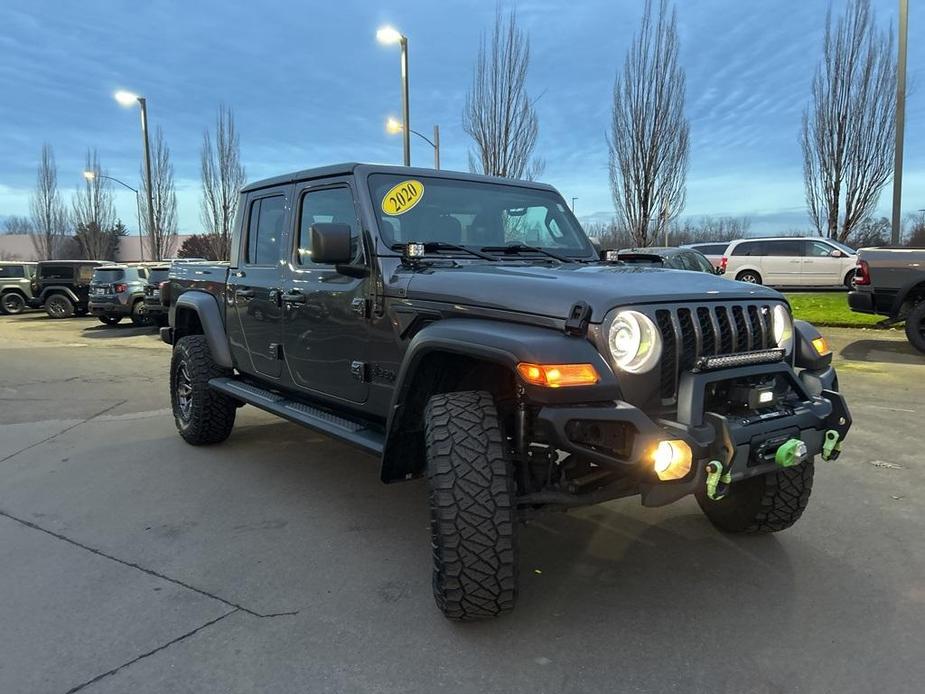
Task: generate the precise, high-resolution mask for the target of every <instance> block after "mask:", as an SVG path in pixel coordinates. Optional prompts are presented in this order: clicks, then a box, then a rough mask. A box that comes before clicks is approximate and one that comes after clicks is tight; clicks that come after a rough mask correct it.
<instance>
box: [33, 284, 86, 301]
mask: <svg viewBox="0 0 925 694" xmlns="http://www.w3.org/2000/svg"><path fill="white" fill-rule="evenodd" d="M52 294H64V296H66V297H67V298H68V299H70V300H71V301H72V302H73V303H75V304H78V303H80V299H79V298H77V295H76V294H75V293H74V292H73V290H72V289H71V288H70V287H65V286H58V285H52V286H50V287H45V288H44V289H42V293H41V294H40V295H39V298H40V299H41V300H42V303H43V304H44V303H45V301H46V300H47V299H48V297H49V296H51V295H52Z"/></svg>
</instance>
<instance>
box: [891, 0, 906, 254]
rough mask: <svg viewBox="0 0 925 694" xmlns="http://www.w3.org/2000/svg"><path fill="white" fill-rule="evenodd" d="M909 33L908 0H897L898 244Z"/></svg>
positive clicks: (895, 152) (894, 237)
mask: <svg viewBox="0 0 925 694" xmlns="http://www.w3.org/2000/svg"><path fill="white" fill-rule="evenodd" d="M908 35H909V0H899V59H898V60H897V62H896V142H895V144H894V150H893V233H892V239H891V241H892V243H893V245H894V246H898V245H899V241H900V239H899V236H900V216H901V215H902V203H903V138H904V136H905V129H906V44H907V38H908Z"/></svg>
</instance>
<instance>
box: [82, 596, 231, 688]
mask: <svg viewBox="0 0 925 694" xmlns="http://www.w3.org/2000/svg"><path fill="white" fill-rule="evenodd" d="M239 611H240V610H237V609H234V610H228V612H226V613H225V614H223V615H221V616H219V617H216V618H215V619H211V620H209V621H208V622H206V623H205V624H200V625H199V626H198V627H196V628H195V629H192V630H190V631H188V632H186V633H185V634H181V635H180V636H177V637H176V638H174V639H171V640H170V641H168V642H167V643H162V644H161V645H160V646H158V647H157V648H153V649H151V650H150V651H148V652H147V653H142V654H141V655H139V656H136V657H135V658H132V659H131V660H129V661H126V662H124V663H122V664H121V665H119V666H117V667H114V668H113V669H112V670H109V671H108V672H104V673H101V674H99V675H97V676H96V677H94V678H93V679H90V680H87V681H86V682H83V683H82V684H78V685H77V686H76V687H71V688H70V689H68V690H67V692H66V694H74V692H79V691H80V690H82V689H84V688H86V687H89V686H90V685H91V684H96V683H97V682H99V681H100V680H102V679H105V678H107V677H109V676H111V675H115V674H116V673H117V672H119V671H120V670H123V669H124V668H127V667H129V666H131V665H134V664H135V663H137V662H138V661H139V660H144V659H145V658H148V657H150V656H152V655H154V654H155V653H159V652H160V651H163V650H164V649H165V648H169V647H170V646H173V645H174V644H175V643H179V642H180V641H183V640H184V639H188V638H189V637H190V636H193V635H194V634H198V633H199V632H200V631H202V630H203V629H207V628H208V627H210V626H212V625H213V624H216V623H218V622H220V621H222V620H223V619H225V617H228V616H230V615H233V614H234V613H235V612H239Z"/></svg>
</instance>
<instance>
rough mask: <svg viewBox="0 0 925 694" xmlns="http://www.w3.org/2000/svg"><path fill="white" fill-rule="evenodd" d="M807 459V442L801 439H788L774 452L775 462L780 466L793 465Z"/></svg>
mask: <svg viewBox="0 0 925 694" xmlns="http://www.w3.org/2000/svg"><path fill="white" fill-rule="evenodd" d="M805 460H806V444H805V443H803V442H802V441H800V439H787V440H786V441H784V443H782V444H781V446H780V448H778V449H777V451H776V452H775V453H774V462H775V463H777V464H778V465H779V466H780V467H792V466H794V465H799V464H800V463H802V462H803V461H805Z"/></svg>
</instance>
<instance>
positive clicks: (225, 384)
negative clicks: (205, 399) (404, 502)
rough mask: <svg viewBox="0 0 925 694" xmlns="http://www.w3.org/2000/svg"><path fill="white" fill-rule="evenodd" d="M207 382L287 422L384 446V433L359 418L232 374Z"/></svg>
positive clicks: (375, 449)
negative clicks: (272, 389) (245, 380)
mask: <svg viewBox="0 0 925 694" xmlns="http://www.w3.org/2000/svg"><path fill="white" fill-rule="evenodd" d="M209 386H210V387H212V388H214V389H215V390H217V391H219V392H222V393H224V394H225V395H230V396H231V397H233V398H235V399H236V400H241V401H243V402H246V403H247V404H248V405H253V406H254V407H259V408H260V409H261V410H266V411H267V412H270V413H271V414H275V415H277V416H279V417H283V418H284V419H288V420H289V421H290V422H295V423H296V424H301V425H302V426H305V427H308V428H309V429H314V430H316V431H320V432H321V433H323V434H328V435H329V436H333V437H334V438H336V439H340V440H341V441H345V442H346V443H350V444H353V445H354V446H357V447H358V448H361V449H363V450H364V451H366V452H368V453H373V454H375V455H382V451H383V449H384V448H385V435H384V434H383V433H382V432H381V431H378V430H376V429H374V428H371V427H370V426H369V424H367V423H366V422H364V421H362V420H357V419H347V418H346V417H342V416H340V415H337V414H333V413H331V412H328V411H327V410H323V409H321V408H319V407H312V406H311V405H306V404H305V403H302V402H297V401H295V400H289V399H288V398H286V396H284V395H280V394H279V393H274V392H273V391H271V390H266V389H264V388H259V387H257V386H254V385H251V384H250V383H244V382H243V381H239V380H237V379H235V378H225V377H222V378H213V379H212V380H211V381H209Z"/></svg>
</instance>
